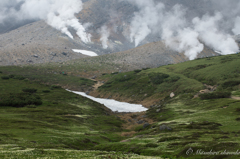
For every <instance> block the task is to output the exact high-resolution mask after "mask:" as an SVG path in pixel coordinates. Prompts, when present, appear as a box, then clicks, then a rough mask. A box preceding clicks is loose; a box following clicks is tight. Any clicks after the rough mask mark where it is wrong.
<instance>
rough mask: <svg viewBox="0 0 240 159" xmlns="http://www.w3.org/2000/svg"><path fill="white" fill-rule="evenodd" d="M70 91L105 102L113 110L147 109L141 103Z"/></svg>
mask: <svg viewBox="0 0 240 159" xmlns="http://www.w3.org/2000/svg"><path fill="white" fill-rule="evenodd" d="M67 91H69V92H73V93H75V94H78V95H81V96H83V97H87V98H89V99H91V100H93V101H95V102H98V103H100V104H104V105H105V106H106V107H108V108H109V109H111V110H112V111H118V112H143V111H146V110H147V108H145V107H143V106H142V105H140V104H130V103H126V102H119V101H116V100H113V99H103V98H95V97H92V96H89V95H87V94H86V93H84V92H77V91H70V90H67Z"/></svg>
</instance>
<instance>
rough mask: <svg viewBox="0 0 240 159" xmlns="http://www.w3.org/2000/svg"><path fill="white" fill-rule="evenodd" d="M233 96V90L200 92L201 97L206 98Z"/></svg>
mask: <svg viewBox="0 0 240 159" xmlns="http://www.w3.org/2000/svg"><path fill="white" fill-rule="evenodd" d="M230 96H231V92H229V91H217V92H213V93H205V94H200V95H199V97H200V98H201V99H202V100H204V99H218V98H229V97H230Z"/></svg>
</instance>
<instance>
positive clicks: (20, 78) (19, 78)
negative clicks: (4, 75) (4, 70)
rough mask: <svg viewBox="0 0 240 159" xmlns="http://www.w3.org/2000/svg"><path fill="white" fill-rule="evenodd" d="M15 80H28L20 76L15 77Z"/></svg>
mask: <svg viewBox="0 0 240 159" xmlns="http://www.w3.org/2000/svg"><path fill="white" fill-rule="evenodd" d="M13 79H18V80H24V79H26V78H25V77H23V76H20V75H18V76H14V77H13Z"/></svg>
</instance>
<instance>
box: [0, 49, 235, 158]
mask: <svg viewBox="0 0 240 159" xmlns="http://www.w3.org/2000/svg"><path fill="white" fill-rule="evenodd" d="M99 58H100V57H99ZM95 60H96V59H95ZM239 62H240V55H239V54H236V55H228V56H218V57H211V58H204V59H198V60H194V61H188V62H184V63H180V64H176V65H167V66H162V67H159V68H153V69H149V68H147V69H142V70H140V69H139V70H133V71H131V72H122V73H121V72H120V71H117V70H116V69H112V70H110V68H109V69H108V70H107V69H106V68H105V66H106V65H103V66H101V67H100V66H99V67H100V71H99V72H98V75H99V74H100V75H102V76H100V77H97V80H99V81H104V82H105V83H104V85H102V86H101V87H99V88H98V89H97V92H98V93H99V94H101V95H103V96H104V95H108V96H109V95H112V96H114V95H118V97H120V98H122V99H126V100H128V101H131V102H146V101H147V102H149V103H147V104H148V106H149V110H148V111H147V112H146V114H144V115H142V114H140V115H138V114H131V115H129V118H131V120H130V121H131V122H132V123H136V122H138V120H137V118H138V117H139V116H144V117H142V120H143V121H144V120H145V119H147V118H148V119H152V120H153V121H154V122H153V123H152V122H151V123H150V124H149V123H148V124H147V125H146V126H144V124H145V123H146V122H145V121H144V122H143V123H142V124H136V125H134V126H133V127H130V128H129V129H128V130H125V129H124V128H123V127H122V126H123V124H126V123H127V122H128V121H127V119H126V120H125V121H122V120H120V119H119V118H118V117H117V116H118V114H113V113H112V112H110V111H109V110H108V109H106V108H105V107H104V106H103V105H101V104H98V103H96V102H93V101H91V100H88V99H86V98H84V97H81V96H78V95H75V94H73V93H70V92H67V91H65V90H64V89H63V88H68V89H72V88H74V89H79V90H91V88H92V86H93V85H94V84H95V83H96V81H93V80H89V79H85V78H83V76H81V77H80V76H79V74H84V73H86V72H88V74H90V75H91V76H89V77H90V78H91V77H93V75H95V73H96V72H95V71H96V70H95V64H94V66H93V67H94V68H92V69H88V70H87V69H86V68H87V67H90V64H92V63H91V62H89V61H88V60H87V62H86V63H85V64H87V63H88V64H89V65H88V66H83V67H84V69H86V70H82V72H81V73H80V72H79V69H78V67H79V66H82V64H80V63H77V61H74V62H73V63H68V64H67V65H63V66H62V67H59V65H58V64H52V65H51V64H47V65H44V66H43V65H40V66H37V65H36V66H24V67H23V68H21V67H16V66H11V67H1V68H0V70H1V71H2V72H3V73H1V74H0V77H1V78H0V90H1V92H0V103H1V102H2V103H3V101H4V100H6V99H7V98H8V99H10V98H11V99H14V100H12V101H15V100H19V101H20V100H22V101H26V99H31V98H33V99H34V100H41V102H42V103H41V104H36V103H33V102H32V103H25V104H23V105H22V106H21V107H20V106H16V107H12V106H11V105H10V104H2V105H1V107H0V114H1V116H0V120H1V130H0V149H1V150H2V151H3V152H2V153H0V157H9V158H11V157H12V156H14V157H15V155H16V154H17V156H19V158H24V157H25V158H28V157H29V154H31V157H32V156H33V157H35V158H37V157H40V158H41V157H42V158H44V157H52V158H54V157H60V156H63V158H64V157H65V156H67V155H69V156H72V158H74V157H75V158H77V157H80V158H84V157H85V158H91V157H92V158H93V157H96V158H131V157H132V158H142V157H143V158H144V156H145V158H146V156H156V157H161V158H192V159H197V158H199V159H201V158H233V159H234V158H239V156H237V155H215V156H214V155H212V156H211V155H199V154H196V152H197V150H203V151H205V152H209V151H211V150H213V151H214V152H216V151H217V152H223V151H224V150H227V151H228V152H236V151H237V150H238V147H239V146H240V131H239V121H240V100H238V99H239V97H240V66H239ZM109 65H110V64H109ZM103 67H104V68H103ZM114 67H115V66H114ZM116 67H117V66H116ZM60 70H61V71H60ZM101 71H102V72H101ZM62 72H64V73H66V74H67V76H66V75H63V74H62ZM4 76H5V77H6V76H7V77H8V80H5V79H4V78H2V77H4ZM16 77H19V78H16ZM20 77H21V78H20ZM22 78H24V80H19V79H22ZM24 90H25V91H24ZM199 91H201V93H199ZM171 92H174V94H175V96H174V97H172V98H171V97H169V95H170V93H171ZM208 92H210V93H208ZM230 96H232V98H230ZM8 101H10V100H8ZM17 103H21V102H17ZM9 106H10V107H9ZM132 131H134V133H135V134H134V133H133V135H129V136H124V135H121V134H122V133H132ZM190 148H191V149H192V150H193V154H192V155H187V154H186V152H187V151H188V150H189V149H190ZM12 150H18V151H16V152H17V153H15V152H13V151H12ZM90 150H96V151H90ZM112 151H114V152H116V153H114V152H112ZM28 152H29V153H28ZM131 153H134V154H131ZM136 154H138V155H144V156H138V155H136ZM156 157H154V158H156Z"/></svg>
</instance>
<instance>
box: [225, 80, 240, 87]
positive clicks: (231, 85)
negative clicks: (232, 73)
mask: <svg viewBox="0 0 240 159" xmlns="http://www.w3.org/2000/svg"><path fill="white" fill-rule="evenodd" d="M239 84H240V81H238V80H234V81H227V82H224V83H223V84H222V87H223V88H224V89H226V88H229V87H234V86H236V85H239Z"/></svg>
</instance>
